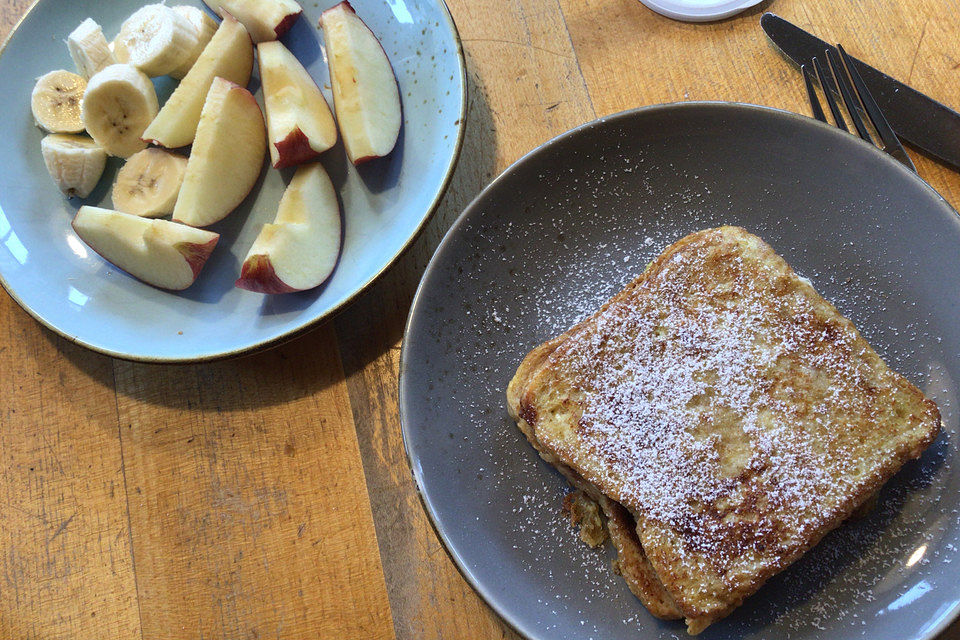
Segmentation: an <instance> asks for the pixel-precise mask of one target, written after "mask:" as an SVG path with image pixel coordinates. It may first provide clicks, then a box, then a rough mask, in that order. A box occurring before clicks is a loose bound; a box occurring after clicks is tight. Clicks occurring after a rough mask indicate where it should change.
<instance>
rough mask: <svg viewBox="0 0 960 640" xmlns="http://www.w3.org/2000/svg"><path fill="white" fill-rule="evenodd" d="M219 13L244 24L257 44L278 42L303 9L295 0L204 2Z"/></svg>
mask: <svg viewBox="0 0 960 640" xmlns="http://www.w3.org/2000/svg"><path fill="white" fill-rule="evenodd" d="M203 1H204V2H205V3H206V4H207V6H208V7H210V8H211V9H213V10H214V11H215V12H217V13H219V14H220V15H221V16H222V15H224V13H229V14H231V15H233V16H234V17H235V18H236V19H237V20H239V21H240V22H242V23H243V26H245V27H246V28H247V31H249V32H250V36H251V37H252V38H253V41H254V42H256V43H260V42H266V41H268V40H276V39H277V38H279V37H280V36H282V35H283V34H285V33H286V32H287V30H288V29H290V25H292V24H293V23H294V22H295V21H296V19H297V17H298V16H299V15H300V14H301V13H303V8H302V7H301V6H300V5H299V4H297V3H296V2H294V0H203Z"/></svg>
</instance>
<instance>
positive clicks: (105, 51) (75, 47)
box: [67, 18, 116, 80]
mask: <svg viewBox="0 0 960 640" xmlns="http://www.w3.org/2000/svg"><path fill="white" fill-rule="evenodd" d="M67 49H69V50H70V57H71V58H73V63H74V64H75V65H77V73H79V74H80V75H81V76H83V77H84V78H87V79H88V80H89V79H90V78H91V77H92V76H93V75H94V74H95V73H96V72H98V71H100V70H101V69H103V68H104V67H109V66H110V65H112V64H114V63H116V60H115V59H114V57H113V53H111V52H110V45H108V44H107V39H106V38H104V37H103V29H101V28H100V25H98V24H97V23H96V22H94V21H93V20H92V19H90V18H87V19H86V20H84V21H83V22H81V23H80V25H79V26H78V27H77V28H76V29H74V30H73V31H72V32H71V33H70V35H69V36H67Z"/></svg>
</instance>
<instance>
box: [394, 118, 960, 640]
mask: <svg viewBox="0 0 960 640" xmlns="http://www.w3.org/2000/svg"><path fill="white" fill-rule="evenodd" d="M721 224H736V225H740V226H743V227H745V228H747V229H748V230H750V231H753V232H754V233H757V234H758V235H760V236H761V237H762V238H764V239H765V240H767V241H768V242H769V243H770V244H771V245H773V248H774V249H776V250H777V252H778V253H780V255H782V256H783V257H784V258H786V260H787V262H789V263H790V264H791V265H792V266H793V267H794V269H796V270H797V271H798V272H799V273H800V274H801V275H804V276H806V277H808V278H810V280H811V281H812V282H813V284H814V286H815V287H816V288H817V290H818V291H819V292H820V293H821V294H823V295H824V296H825V297H826V298H827V299H829V300H831V301H833V302H834V303H835V304H836V306H837V307H838V308H839V309H840V311H841V312H842V313H843V314H844V315H846V316H847V317H849V318H851V319H852V320H853V321H854V323H856V325H857V326H858V327H860V329H861V331H862V332H863V334H864V336H865V337H866V338H867V340H868V341H870V343H871V344H873V345H874V347H876V349H877V350H878V352H879V353H880V355H881V356H883V358H884V359H885V360H886V361H887V362H888V363H890V365H891V366H892V367H894V368H895V369H897V370H898V371H900V372H902V373H903V374H904V375H905V376H907V378H909V379H910V380H912V381H913V382H914V383H915V384H917V385H918V386H919V387H920V388H921V389H923V391H924V392H925V393H926V394H927V395H928V396H929V397H931V398H932V399H933V400H935V401H936V402H937V404H938V405H939V407H940V411H941V413H942V416H943V433H942V434H941V435H940V437H939V438H938V439H937V441H936V442H934V443H933V445H931V446H930V448H929V449H928V450H927V451H926V452H925V453H924V455H923V456H922V457H921V458H920V460H917V461H913V462H910V463H908V464H907V465H905V466H904V467H903V469H901V470H900V472H899V473H898V474H897V475H896V476H895V477H894V478H893V479H892V480H890V482H888V483H887V485H886V486H885V487H884V488H883V490H882V491H881V493H880V498H879V502H878V504H877V507H876V508H875V509H874V510H873V511H872V512H871V513H870V514H869V515H868V516H867V517H865V518H863V519H861V520H858V521H855V522H850V523H847V524H844V525H843V526H841V527H840V528H839V529H837V530H836V531H834V532H832V533H830V534H829V535H827V536H826V537H825V538H824V539H823V541H821V542H820V544H819V545H817V546H816V547H815V548H813V549H812V550H811V551H809V552H808V553H807V554H806V555H805V556H804V557H803V558H801V559H800V560H799V561H798V562H797V563H796V564H794V565H793V566H791V567H789V568H788V569H787V570H786V571H784V572H782V573H780V574H778V575H777V576H774V577H773V578H772V579H771V580H770V581H769V582H768V583H767V584H766V585H765V586H764V587H763V588H762V589H760V591H759V592H758V593H756V594H755V595H753V596H751V597H750V598H748V599H747V600H746V602H744V604H743V606H741V607H740V608H738V609H737V610H736V611H734V612H733V614H732V615H731V616H730V617H729V618H726V619H724V620H722V621H720V622H718V623H717V624H715V625H713V626H711V627H710V628H708V629H707V630H706V631H704V632H703V634H702V635H700V636H698V638H701V639H703V640H746V639H750V640H772V639H781V638H782V639H785V638H790V639H791V640H819V639H823V638H829V639H830V640H841V639H845V640H849V639H853V638H870V639H872V640H880V639H882V640H908V639H916V638H925V639H928V638H932V637H933V636H934V635H936V634H937V633H938V632H939V631H941V630H943V629H944V628H945V627H946V626H947V624H949V622H950V620H952V619H954V618H956V616H957V613H958V611H960V580H958V575H960V456H958V454H957V436H958V429H960V424H958V422H960V412H958V408H960V407H958V399H960V358H957V354H958V353H960V320H958V310H960V287H958V285H957V283H960V261H958V260H957V259H956V256H957V253H958V250H960V217H958V216H957V214H956V212H955V211H954V210H953V209H952V208H951V207H950V206H949V205H948V204H947V203H946V202H944V200H943V198H941V197H940V196H939V195H937V193H936V192H935V191H934V190H933V189H931V188H930V187H929V186H927V184H926V183H924V182H923V180H921V179H920V178H918V177H917V176H916V175H915V174H913V173H911V172H910V171H908V170H907V169H906V168H904V166H903V165H901V164H900V163H898V162H897V161H896V160H894V159H893V158H891V157H890V156H888V155H885V154H883V153H881V152H880V151H878V150H877V149H875V148H874V147H872V146H871V145H868V144H866V143H864V142H863V141H862V140H860V139H859V138H857V137H855V136H852V135H849V134H846V133H843V132H842V131H840V130H838V129H836V128H834V127H830V126H827V125H824V124H822V123H819V122H817V121H815V120H813V119H811V118H806V117H802V116H798V115H796V114H790V113H786V112H783V111H775V110H773V109H767V108H763V107H756V106H750V105H737V104H723V103H699V104H697V103H693V104H689V103H688V104H682V105H664V106H657V107H649V108H646V109H640V110H637V111H632V112H627V113H622V114H619V115H616V116H611V117H609V118H606V119H603V120H600V121H597V122H592V123H590V124H587V125H584V126H583V127H580V128H578V129H575V130H573V131H571V132H569V133H567V134H564V135H562V136H560V137H559V138H557V139H555V140H553V141H551V142H549V143H547V144H546V145H544V146H543V147H541V148H539V149H537V150H535V151H533V152H532V153H530V154H528V155H527V156H526V157H524V158H522V159H521V160H520V161H518V162H517V163H516V164H514V165H513V166H512V167H511V168H510V169H508V170H507V171H506V172H505V173H504V174H503V175H502V176H500V177H499V178H497V179H496V180H495V181H494V182H493V183H492V184H491V185H490V186H489V187H487V188H486V189H485V190H484V191H483V193H481V194H480V196H479V197H478V198H477V199H476V200H475V201H474V202H473V203H472V204H471V205H470V206H469V207H468V208H467V210H466V211H465V212H464V214H463V215H462V216H461V217H460V219H459V220H458V221H457V222H456V223H455V224H454V225H453V227H451V229H450V231H449V232H448V233H447V236H446V238H445V239H444V240H443V242H442V243H441V245H440V247H439V248H438V249H437V252H436V254H435V255H434V256H433V258H432V260H431V261H430V265H429V266H428V267H427V270H426V273H425V275H424V277H423V280H422V281H421V284H420V289H419V291H418V292H417V295H416V298H415V300H414V303H413V307H412V309H411V312H410V319H409V322H408V325H407V331H406V335H405V336H404V341H403V352H402V355H401V364H400V418H401V422H402V425H403V437H404V443H405V445H406V447H407V453H408V454H409V456H410V466H411V468H412V469H413V475H414V478H415V479H416V481H417V485H418V487H419V488H420V491H421V495H422V497H423V502H424V505H425V506H426V509H427V513H428V514H429V515H430V517H431V519H432V520H433V522H434V525H435V526H436V529H437V531H438V533H439V535H440V537H441V539H442V540H443V541H444V543H445V544H446V546H447V549H448V550H449V551H450V554H451V556H452V557H453V559H454V560H455V561H456V563H457V564H458V566H459V567H460V569H461V570H462V571H463V574H464V577H465V578H466V579H467V580H468V581H469V582H470V583H471V584H472V585H474V587H475V588H476V589H477V590H478V591H479V593H480V594H481V595H482V596H483V597H484V598H485V599H486V600H487V602H489V603H490V605H491V606H492V607H493V608H494V609H495V610H496V611H497V612H498V613H500V615H502V616H503V618H504V620H506V621H507V622H508V623H509V624H510V625H511V626H513V627H514V628H515V629H516V630H517V631H518V632H519V633H520V634H521V635H523V636H524V637H527V638H537V639H542V640H547V639H553V638H563V639H564V640H588V639H590V638H595V639H600V638H603V639H605V640H612V639H614V638H624V639H631V640H636V639H639V638H644V639H647V640H652V639H654V638H656V639H659V640H668V639H676V640H678V639H681V638H686V637H688V636H687V635H686V631H685V629H684V627H683V626H682V625H681V624H679V623H677V622H665V621H662V620H657V619H656V618H654V617H652V616H651V615H650V614H648V613H647V611H646V609H644V607H643V605H642V604H641V603H640V601H639V600H637V598H635V597H634V596H633V595H632V594H631V593H630V591H629V589H627V586H626V583H625V582H624V581H623V580H622V579H621V578H619V577H617V576H616V575H614V574H613V572H612V571H610V560H611V558H610V549H609V545H608V548H607V550H606V551H602V550H596V551H594V550H591V549H588V548H587V547H586V546H585V545H584V544H583V543H581V542H580V540H579V539H578V537H577V535H576V533H575V532H574V531H573V530H571V528H570V525H569V523H568V522H567V521H566V519H565V518H564V516H563V514H562V513H561V512H560V501H561V498H562V496H563V495H564V493H565V492H566V491H568V490H569V487H568V485H567V483H566V481H564V479H563V478H562V477H561V476H560V475H559V474H558V473H557V472H556V471H554V470H553V469H552V468H551V467H550V466H549V465H548V464H546V463H545V462H543V461H542V460H540V459H539V457H538V456H537V454H536V452H535V451H534V450H533V448H532V447H531V446H530V444H529V443H528V442H527V441H526V438H524V437H523V435H521V433H520V430H519V429H517V427H516V425H515V424H513V423H512V421H511V420H510V418H509V417H508V416H507V410H506V398H505V397H504V391H505V389H506V386H507V382H508V381H509V380H510V378H511V377H512V376H513V373H514V371H515V370H516V368H517V365H518V364H519V363H520V360H521V359H522V358H523V356H524V355H525V354H526V353H527V352H528V351H529V350H530V349H532V348H533V347H535V346H536V345H538V344H540V343H542V342H543V341H545V340H547V339H548V338H550V337H552V336H554V335H556V334H558V333H560V332H562V331H564V330H566V329H567V328H568V327H570V326H572V325H573V324H575V323H576V322H577V321H578V320H579V319H580V318H582V317H584V316H585V315H587V314H589V313H591V312H592V311H594V310H595V309H597V308H598V307H599V306H600V305H601V304H602V303H603V302H604V301H605V300H607V299H608V298H609V297H610V296H611V295H612V294H613V293H615V292H617V291H619V290H620V289H621V288H622V287H623V286H624V284H626V283H627V282H629V281H630V280H632V279H633V277H634V276H636V275H637V274H638V273H640V272H641V271H642V270H643V268H644V266H645V265H646V264H647V262H648V261H649V260H651V259H653V258H654V257H655V256H656V255H657V254H659V253H660V252H661V251H662V250H663V249H664V248H665V247H666V246H668V245H669V244H670V243H672V242H674V241H676V240H679V239H680V238H681V237H683V236H685V235H687V234H688V233H691V232H693V231H697V230H699V229H705V228H710V227H715V226H718V225H721ZM951 637H955V636H951Z"/></svg>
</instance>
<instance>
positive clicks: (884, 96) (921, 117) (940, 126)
mask: <svg viewBox="0 0 960 640" xmlns="http://www.w3.org/2000/svg"><path fill="white" fill-rule="evenodd" d="M760 27H761V28H762V29H763V31H764V33H766V34H767V37H769V38H770V40H772V41H773V43H774V44H775V45H776V46H777V48H778V49H780V51H782V52H783V53H784V54H785V55H786V56H787V57H788V58H790V59H791V60H793V61H794V62H795V63H796V64H798V65H801V64H805V65H808V66H812V65H811V61H812V60H813V58H814V56H817V57H819V58H821V59H822V58H823V57H824V51H825V50H827V49H830V50H831V51H834V53H836V48H835V47H834V46H833V45H830V44H827V43H826V42H824V41H823V40H821V39H820V38H817V37H816V36H814V35H811V34H809V33H807V32H806V31H804V30H803V29H801V28H800V27H798V26H796V25H794V24H791V23H790V22H787V21H786V20H784V19H783V18H781V17H780V16H778V15H776V14H773V13H765V14H763V15H762V16H761V17H760ZM853 60H854V64H855V65H856V67H857V70H858V71H859V72H860V75H861V76H863V81H864V83H865V84H866V85H867V88H868V89H870V93H871V94H872V95H873V98H874V100H876V102H877V104H878V105H879V106H880V109H881V111H883V115H884V116H886V118H887V121H888V122H889V123H890V126H891V127H892V128H893V130H894V131H895V132H896V133H897V135H898V136H899V137H900V138H902V139H903V140H906V141H907V142H909V143H911V144H912V145H914V146H915V147H918V148H919V149H921V150H923V151H926V152H927V153H929V154H931V155H933V156H936V157H937V158H939V159H940V160H943V161H944V162H947V163H949V164H951V165H953V166H954V167H957V168H960V113H957V112H956V111H954V110H953V109H950V108H949V107H947V106H945V105H943V104H940V103H939V102H937V101H936V100H934V99H933V98H930V97H927V96H925V95H924V94H922V93H920V92H919V91H917V90H916V89H913V88H911V87H909V86H907V85H905V84H903V83H902V82H900V81H899V80H897V79H895V78H891V77H890V76H888V75H887V74H885V73H883V72H882V71H880V70H878V69H875V68H873V67H871V66H870V65H868V64H866V63H865V62H862V61H860V60H858V59H856V58H854V59H853ZM834 91H835V89H834Z"/></svg>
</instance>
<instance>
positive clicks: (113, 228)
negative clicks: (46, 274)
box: [73, 206, 220, 290]
mask: <svg viewBox="0 0 960 640" xmlns="http://www.w3.org/2000/svg"><path fill="white" fill-rule="evenodd" d="M73 230H74V231H76V233H77V235H78V236H80V239H81V240H83V241H84V242H85V243H87V244H88V245H89V246H90V248H91V249H93V250H94V251H96V252H97V253H99V254H100V255H101V256H102V257H103V258H104V259H105V260H106V261H107V262H110V263H112V264H114V265H116V266H117V267H119V268H121V269H123V270H124V271H126V272H127V273H129V274H130V275H132V276H133V277H134V278H137V279H139V280H142V281H143V282H146V283H147V284H150V285H153V286H155V287H159V288H161V289H173V290H180V289H186V288H187V287H189V286H190V285H191V284H193V282H194V281H195V280H196V279H197V276H198V275H200V270H201V269H203V265H204V264H206V262H207V258H209V257H210V254H211V253H212V252H213V248H214V247H215V246H217V241H218V240H219V239H220V235H219V234H217V233H213V232H212V231H205V230H203V229H195V228H193V227H188V226H187V225H183V224H177V223H176V222H170V221H169V220H158V219H156V218H153V219H151V218H142V217H140V216H135V215H133V214H131V213H123V212H120V211H113V210H112V209H101V208H99V207H89V206H83V207H80V210H79V211H77V214H76V216H74V218H73Z"/></svg>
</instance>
